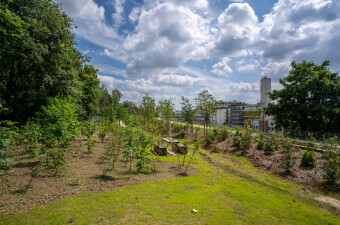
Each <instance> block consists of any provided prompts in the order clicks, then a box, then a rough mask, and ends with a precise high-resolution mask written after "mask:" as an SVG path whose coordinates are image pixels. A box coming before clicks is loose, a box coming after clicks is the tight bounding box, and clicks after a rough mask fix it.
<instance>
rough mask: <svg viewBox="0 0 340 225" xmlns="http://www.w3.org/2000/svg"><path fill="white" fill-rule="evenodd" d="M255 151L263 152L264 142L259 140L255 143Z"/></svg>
mask: <svg viewBox="0 0 340 225" xmlns="http://www.w3.org/2000/svg"><path fill="white" fill-rule="evenodd" d="M256 149H257V150H263V149H264V141H263V140H261V139H259V140H258V142H257V146H256Z"/></svg>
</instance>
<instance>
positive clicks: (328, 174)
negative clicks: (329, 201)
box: [323, 159, 340, 185]
mask: <svg viewBox="0 0 340 225" xmlns="http://www.w3.org/2000/svg"><path fill="white" fill-rule="evenodd" d="M323 177H324V179H325V180H326V183H327V184H328V185H334V184H336V183H337V182H338V181H339V179H340V169H339V163H338V162H337V161H336V160H334V159H329V160H328V163H327V165H326V167H325V173H324V174H323Z"/></svg>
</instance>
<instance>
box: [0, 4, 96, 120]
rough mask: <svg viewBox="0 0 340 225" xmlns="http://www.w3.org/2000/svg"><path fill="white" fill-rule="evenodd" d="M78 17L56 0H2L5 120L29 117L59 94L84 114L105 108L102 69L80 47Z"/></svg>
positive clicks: (0, 96)
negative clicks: (102, 105)
mask: <svg viewBox="0 0 340 225" xmlns="http://www.w3.org/2000/svg"><path fill="white" fill-rule="evenodd" d="M72 29H73V25H72V20H71V18H70V17H68V16H67V15H66V14H65V13H64V12H62V11H61V8H60V6H59V5H58V4H56V3H54V2H52V1H51V0H15V1H13V0H1V1H0V42H1V45H0V105H2V106H3V107H4V108H6V109H7V110H3V111H2V112H1V114H0V116H1V117H0V119H1V120H11V121H16V122H19V123H20V124H23V123H25V122H26V121H27V120H28V119H30V118H32V117H34V116H35V115H36V112H38V111H40V110H41V107H42V106H46V105H47V104H48V101H49V99H51V98H54V97H59V98H62V97H68V98H72V100H73V101H74V102H75V104H76V106H77V113H78V114H79V116H80V118H82V119H88V118H91V117H92V116H94V115H96V114H97V113H98V112H99V107H98V102H99V97H100V96H99V95H100V88H99V83H100V81H99V79H98V78H97V69H95V68H94V67H93V66H92V65H89V64H88V62H89V59H88V58H86V57H85V56H84V55H83V54H82V53H81V52H79V51H78V50H77V49H76V47H75V46H76V42H75V40H74V34H73V33H72Z"/></svg>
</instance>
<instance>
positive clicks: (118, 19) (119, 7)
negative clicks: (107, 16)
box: [112, 0, 125, 28]
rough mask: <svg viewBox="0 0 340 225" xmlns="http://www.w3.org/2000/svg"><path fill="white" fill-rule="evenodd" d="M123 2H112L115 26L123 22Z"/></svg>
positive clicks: (122, 0)
mask: <svg viewBox="0 0 340 225" xmlns="http://www.w3.org/2000/svg"><path fill="white" fill-rule="evenodd" d="M124 3H125V0H115V2H114V8H115V13H113V14H112V19H113V22H114V25H115V27H116V28H118V27H120V25H122V23H123V22H124V17H123V13H124Z"/></svg>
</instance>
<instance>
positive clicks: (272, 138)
mask: <svg viewBox="0 0 340 225" xmlns="http://www.w3.org/2000/svg"><path fill="white" fill-rule="evenodd" d="M279 143H280V137H279V134H277V133H276V132H273V133H271V134H270V135H269V136H268V137H267V142H266V143H265V144H264V149H263V150H264V151H265V152H266V153H271V152H275V151H276V149H277V148H278V147H279Z"/></svg>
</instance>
